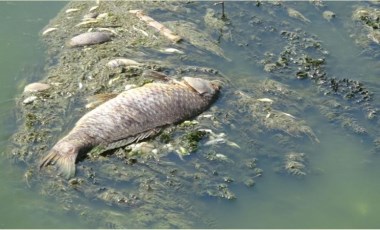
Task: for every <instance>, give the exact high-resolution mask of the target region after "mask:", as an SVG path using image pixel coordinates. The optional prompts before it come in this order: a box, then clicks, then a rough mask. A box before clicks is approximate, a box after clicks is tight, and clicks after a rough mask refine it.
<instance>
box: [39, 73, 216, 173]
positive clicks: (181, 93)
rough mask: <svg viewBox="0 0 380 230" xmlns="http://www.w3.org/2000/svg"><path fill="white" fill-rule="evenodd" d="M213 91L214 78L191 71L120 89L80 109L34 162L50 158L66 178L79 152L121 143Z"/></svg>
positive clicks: (186, 114)
mask: <svg viewBox="0 0 380 230" xmlns="http://www.w3.org/2000/svg"><path fill="white" fill-rule="evenodd" d="M218 92H219V85H218V84H216V83H213V82H211V81H208V80H204V79H201V78H192V77H184V78H183V80H182V81H172V82H170V83H150V84H146V85H144V86H142V87H139V88H134V89H130V90H128V91H124V92H122V93H120V94H119V95H117V96H116V97H114V98H112V99H110V100H108V101H106V102H104V103H103V104H101V105H99V106H98V107H96V108H95V109H93V110H91V111H90V112H88V113H87V114H85V115H84V116H83V117H82V118H81V119H80V120H79V121H78V122H77V123H76V124H75V126H74V128H73V129H72V130H71V131H70V133H69V134H67V135H66V136H65V137H63V138H62V139H61V140H59V141H58V142H57V143H56V144H55V145H54V146H53V148H52V149H51V151H50V152H49V154H48V155H47V156H45V157H44V158H43V159H42V161H41V163H40V168H42V167H45V166H47V165H48V164H55V165H57V167H58V169H59V170H60V172H61V173H62V174H63V175H64V176H66V177H67V178H70V177H72V176H74V175H75V161H76V158H77V156H78V153H79V152H82V151H86V150H88V149H89V148H92V147H95V146H99V145H101V146H108V145H114V146H116V147H117V146H120V143H121V144H122V145H127V144H129V143H132V142H137V141H139V140H142V139H144V138H147V137H149V136H152V135H154V134H156V133H157V132H158V130H159V129H160V127H164V126H166V125H169V124H175V123H177V122H180V121H183V120H185V119H189V118H191V117H194V116H196V115H198V114H200V113H201V112H203V111H204V110H206V109H207V108H208V107H209V106H210V105H211V104H212V102H213V101H214V100H215V99H216V97H217V94H218Z"/></svg>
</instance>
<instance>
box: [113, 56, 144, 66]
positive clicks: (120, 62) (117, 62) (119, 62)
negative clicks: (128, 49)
mask: <svg viewBox="0 0 380 230" xmlns="http://www.w3.org/2000/svg"><path fill="white" fill-rule="evenodd" d="M133 65H134V66H139V65H141V63H139V62H137V61H134V60H132V59H128V58H116V59H112V60H111V61H109V62H108V63H107V66H108V67H110V68H117V67H120V66H133Z"/></svg>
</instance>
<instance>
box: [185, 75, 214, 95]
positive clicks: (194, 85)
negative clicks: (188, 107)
mask: <svg viewBox="0 0 380 230" xmlns="http://www.w3.org/2000/svg"><path fill="white" fill-rule="evenodd" d="M183 81H184V83H185V84H186V85H187V86H188V87H190V88H191V89H193V90H195V91H196V92H197V93H199V94H200V95H202V96H211V97H212V96H214V95H216V94H217V93H218V92H219V89H220V86H219V84H217V83H216V82H212V81H208V80H205V79H202V78H195V77H184V78H183Z"/></svg>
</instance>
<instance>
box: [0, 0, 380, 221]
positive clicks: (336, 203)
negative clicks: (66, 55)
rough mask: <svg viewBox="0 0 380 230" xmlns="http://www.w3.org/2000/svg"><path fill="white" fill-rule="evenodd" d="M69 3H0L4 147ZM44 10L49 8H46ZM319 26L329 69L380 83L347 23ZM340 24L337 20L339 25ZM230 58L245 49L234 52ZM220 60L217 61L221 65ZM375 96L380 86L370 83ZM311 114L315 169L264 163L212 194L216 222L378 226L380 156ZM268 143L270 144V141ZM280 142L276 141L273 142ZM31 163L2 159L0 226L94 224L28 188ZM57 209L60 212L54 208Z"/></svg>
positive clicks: (312, 28)
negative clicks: (228, 194)
mask: <svg viewBox="0 0 380 230" xmlns="http://www.w3.org/2000/svg"><path fill="white" fill-rule="evenodd" d="M328 4H329V7H330V9H331V10H333V11H335V12H336V13H337V15H339V17H342V18H346V19H347V20H350V17H351V13H352V7H351V5H350V4H346V3H339V2H329V3H328ZM64 5H65V3H64V2H29V3H27V2H9V3H8V2H0V18H1V20H0V31H1V34H0V41H1V42H0V50H1V52H0V69H1V75H2V78H1V81H2V82H1V90H0V103H1V104H0V105H1V106H0V116H1V119H0V120H1V130H0V135H1V146H0V147H1V150H2V151H5V145H6V143H7V140H8V138H9V137H10V135H11V134H12V133H13V132H14V130H15V128H16V124H15V119H14V117H15V115H14V114H13V110H12V109H13V108H14V100H13V98H15V96H16V95H17V94H20V93H21V92H22V88H20V87H19V85H20V84H21V85H22V84H23V82H24V81H25V79H27V82H28V81H31V80H32V79H34V80H38V79H40V78H41V77H42V76H40V74H42V70H41V66H43V63H44V54H43V49H42V45H41V44H40V42H39V36H38V33H40V32H41V29H42V28H43V27H44V26H45V25H46V24H47V23H48V21H49V20H50V19H51V18H52V17H54V16H55V15H56V13H57V12H58V11H59V10H60V9H61V7H63V6H64ZM46 9H49V10H48V11H47V10H46ZM306 16H307V17H308V18H309V19H311V20H312V21H313V22H315V23H313V24H311V25H309V26H308V27H309V28H308V29H307V30H308V31H309V32H313V33H315V34H316V35H317V36H318V37H319V39H321V40H322V41H323V45H324V46H325V48H326V49H327V50H329V52H330V59H329V62H328V63H329V64H328V66H327V69H328V72H329V74H332V75H339V76H341V75H344V76H347V75H348V76H350V77H353V76H354V79H358V80H361V81H364V82H368V83H369V85H371V83H374V84H376V83H377V82H376V81H377V79H378V76H379V73H380V66H379V64H378V60H374V59H371V58H368V57H363V56H359V53H360V52H361V49H360V48H359V47H358V46H356V45H355V44H354V43H353V41H352V39H350V38H349V35H348V33H347V32H346V31H344V30H343V29H340V30H339V29H335V30H333V31H330V30H326V28H330V27H328V24H329V22H327V21H325V20H321V19H316V16H315V15H313V14H312V13H309V14H307V15H306ZM334 28H337V27H334ZM229 52H230V53H229V57H236V59H237V58H238V57H239V55H240V54H239V53H232V52H233V51H229ZM217 65H218V64H215V66H217ZM220 69H221V70H222V71H223V72H225V73H228V75H231V74H232V73H234V75H235V76H239V74H240V75H242V76H247V74H248V73H251V74H252V75H255V76H258V78H264V77H266V76H269V75H270V74H268V73H265V72H264V71H262V70H259V69H256V68H255V66H253V65H251V64H250V63H249V62H244V61H240V62H237V61H235V62H232V63H230V66H227V64H226V63H223V64H222V65H220ZM371 90H372V91H373V92H374V93H375V98H379V97H378V96H376V94H377V95H378V94H379V93H380V89H379V88H377V87H376V85H374V86H371ZM306 121H307V122H308V123H309V124H310V126H312V127H313V129H314V131H315V133H316V135H317V136H318V138H319V139H320V142H321V143H320V144H313V143H310V144H309V143H307V144H305V145H306V147H305V149H306V150H307V152H308V156H309V161H310V162H311V164H312V165H313V167H315V168H317V172H316V173H313V174H311V175H308V176H307V177H305V178H295V177H291V176H286V175H283V174H278V173H275V172H273V170H271V169H270V167H271V162H269V160H268V162H265V161H263V162H260V167H262V168H263V169H264V172H265V173H264V175H263V177H262V178H260V179H259V182H258V183H257V185H255V186H254V187H253V188H245V187H242V186H240V187H238V188H236V189H235V190H234V192H235V193H236V195H237V197H238V199H237V200H234V201H228V200H217V199H213V200H209V201H205V202H207V209H206V210H203V211H204V212H205V213H208V214H207V215H208V216H210V217H211V218H212V219H214V222H215V223H214V225H215V227H218V228H379V227H380V224H379V221H378V213H379V212H380V206H379V205H378V202H377V201H378V196H379V195H378V194H379V192H380V183H379V182H378V179H377V177H378V175H379V174H380V167H378V165H379V163H380V158H379V157H378V156H376V155H373V154H371V146H368V144H367V142H366V140H364V139H361V138H358V137H357V136H352V135H348V134H347V132H345V131H344V130H343V129H340V128H336V127H334V126H333V125H331V124H329V123H327V122H326V120H325V119H324V118H322V117H321V116H320V115H318V114H309V116H306ZM268 144H270V143H268ZM273 144H275V143H273ZM25 167H26V166H25V165H19V164H17V165H11V164H10V162H8V160H6V159H3V158H1V159H0V168H1V174H0V181H1V182H2V186H1V189H0V200H1V206H0V228H58V227H59V228H74V227H75V228H88V227H94V226H87V225H86V224H85V223H83V222H82V221H81V219H80V217H78V216H75V215H72V214H71V213H70V212H69V211H68V212H64V213H62V215H58V214H54V215H53V214H52V213H51V210H53V209H57V207H56V206H55V201H54V200H50V199H46V198H45V197H44V196H43V195H41V194H38V193H37V192H36V191H34V190H32V189H30V188H29V187H28V184H27V183H26V182H25V180H24V172H25V171H24V168H25ZM54 213H56V212H54Z"/></svg>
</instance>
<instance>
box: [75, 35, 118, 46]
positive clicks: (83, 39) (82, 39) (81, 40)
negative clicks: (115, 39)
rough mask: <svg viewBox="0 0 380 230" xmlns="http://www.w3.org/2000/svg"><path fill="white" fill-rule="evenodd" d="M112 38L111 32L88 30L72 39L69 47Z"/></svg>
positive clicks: (96, 42)
mask: <svg viewBox="0 0 380 230" xmlns="http://www.w3.org/2000/svg"><path fill="white" fill-rule="evenodd" d="M110 40H111V34H110V33H106V32H87V33H83V34H79V35H77V36H75V37H73V38H71V39H70V41H69V42H68V46H69V47H78V46H87V45H95V44H100V43H104V42H108V41H110Z"/></svg>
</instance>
